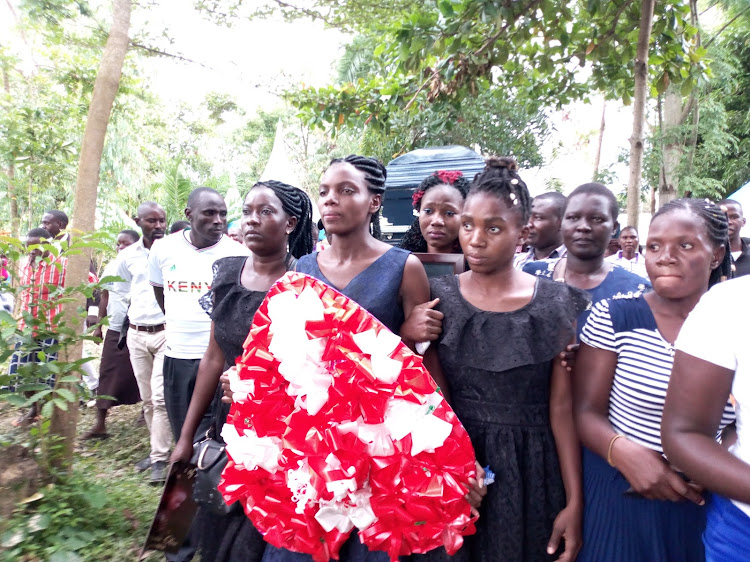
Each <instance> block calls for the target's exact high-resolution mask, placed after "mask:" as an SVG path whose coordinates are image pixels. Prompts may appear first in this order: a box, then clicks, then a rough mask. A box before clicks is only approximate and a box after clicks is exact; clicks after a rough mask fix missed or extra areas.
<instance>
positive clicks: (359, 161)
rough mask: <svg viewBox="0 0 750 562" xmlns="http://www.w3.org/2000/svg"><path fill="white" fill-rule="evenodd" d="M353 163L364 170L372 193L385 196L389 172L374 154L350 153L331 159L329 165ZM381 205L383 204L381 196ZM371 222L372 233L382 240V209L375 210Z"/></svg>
mask: <svg viewBox="0 0 750 562" xmlns="http://www.w3.org/2000/svg"><path fill="white" fill-rule="evenodd" d="M341 163H345V164H351V165H352V166H354V167H355V168H356V169H357V170H359V171H360V172H364V174H365V181H366V182H367V190H368V191H369V192H370V193H376V194H378V195H383V196H385V178H386V176H387V172H386V170H385V166H383V163H382V162H381V161H380V160H378V159H377V158H373V157H372V156H359V155H357V154H350V155H349V156H347V157H346V158H334V159H333V160H331V162H330V164H328V167H331V166H333V165H334V164H341ZM380 205H381V207H382V205H383V203H382V198H381V203H380ZM370 224H371V226H372V230H371V232H372V235H373V237H374V238H376V239H377V240H380V209H378V210H377V211H375V212H374V213H373V214H372V217H371V218H370Z"/></svg>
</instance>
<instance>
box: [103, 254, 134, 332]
mask: <svg viewBox="0 0 750 562" xmlns="http://www.w3.org/2000/svg"><path fill="white" fill-rule="evenodd" d="M118 266H119V262H118V261H117V260H114V261H111V262H109V263H108V264H107V267H105V268H104V272H103V273H102V279H104V278H105V277H117V276H118V275H117V268H118ZM104 288H105V289H107V292H108V293H109V299H108V300H107V316H108V317H109V329H110V330H114V331H115V332H119V331H121V330H122V324H123V322H125V317H126V316H127V315H128V290H129V285H128V284H127V283H120V282H118V281H114V282H112V283H106V284H105V285H104Z"/></svg>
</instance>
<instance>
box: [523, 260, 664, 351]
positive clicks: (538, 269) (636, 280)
mask: <svg viewBox="0 0 750 562" xmlns="http://www.w3.org/2000/svg"><path fill="white" fill-rule="evenodd" d="M559 261H560V260H559V259H546V260H539V261H533V262H530V263H527V264H526V265H525V266H524V267H523V270H524V271H525V272H526V273H530V274H531V275H537V276H539V277H546V278H547V279H553V280H554V281H562V279H555V278H554V277H555V275H554V273H555V266H556V265H557V262H559ZM650 289H651V282H650V281H649V280H648V279H644V278H643V277H640V276H639V275H636V274H635V273H630V272H629V271H628V270H626V269H623V268H622V267H613V268H612V269H611V270H610V272H609V273H608V274H607V276H606V277H605V278H604V281H602V282H601V283H599V285H597V286H596V287H594V288H593V289H585V291H586V292H587V293H588V294H589V296H590V297H591V304H592V305H593V304H596V303H598V302H599V301H602V300H604V299H611V298H612V297H614V296H617V295H620V296H622V295H628V294H633V293H637V292H641V293H642V292H645V291H647V290H650ZM590 312H591V305H589V307H588V308H587V309H586V310H584V311H583V312H581V314H580V316H579V317H578V323H577V328H576V329H577V332H578V337H579V338H580V337H581V330H583V326H584V325H585V324H586V320H587V319H588V317H589V314H590Z"/></svg>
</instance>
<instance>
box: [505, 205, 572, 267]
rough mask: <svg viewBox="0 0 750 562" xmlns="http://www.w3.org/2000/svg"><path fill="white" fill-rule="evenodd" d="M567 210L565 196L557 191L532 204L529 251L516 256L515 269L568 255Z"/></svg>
mask: <svg viewBox="0 0 750 562" xmlns="http://www.w3.org/2000/svg"><path fill="white" fill-rule="evenodd" d="M564 210H565V196H564V195H563V194H562V193H558V192H557V191H550V192H549V193H542V194H541V195H537V196H536V197H534V200H533V201H532V202H531V216H530V217H529V224H528V227H529V235H528V237H527V238H526V242H527V243H528V244H529V250H528V251H527V252H526V253H523V254H518V255H516V257H515V259H514V260H513V267H515V268H516V269H523V266H524V265H526V264H527V263H529V262H532V261H538V260H544V259H547V258H563V257H565V255H566V254H567V253H568V252H567V250H566V249H565V245H564V244H563V240H562V231H561V230H560V227H561V226H562V216H563V212H564Z"/></svg>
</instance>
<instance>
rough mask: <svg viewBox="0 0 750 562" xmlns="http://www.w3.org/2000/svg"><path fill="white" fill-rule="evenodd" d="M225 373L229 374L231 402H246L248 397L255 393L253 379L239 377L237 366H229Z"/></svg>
mask: <svg viewBox="0 0 750 562" xmlns="http://www.w3.org/2000/svg"><path fill="white" fill-rule="evenodd" d="M225 373H226V374H227V375H228V376H229V389H230V390H231V391H232V401H233V402H237V403H239V404H241V403H243V402H247V400H248V398H250V397H252V396H253V394H255V381H254V380H253V379H247V380H242V379H240V375H239V373H238V372H237V367H230V368H229V369H227V370H226V371H225Z"/></svg>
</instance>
